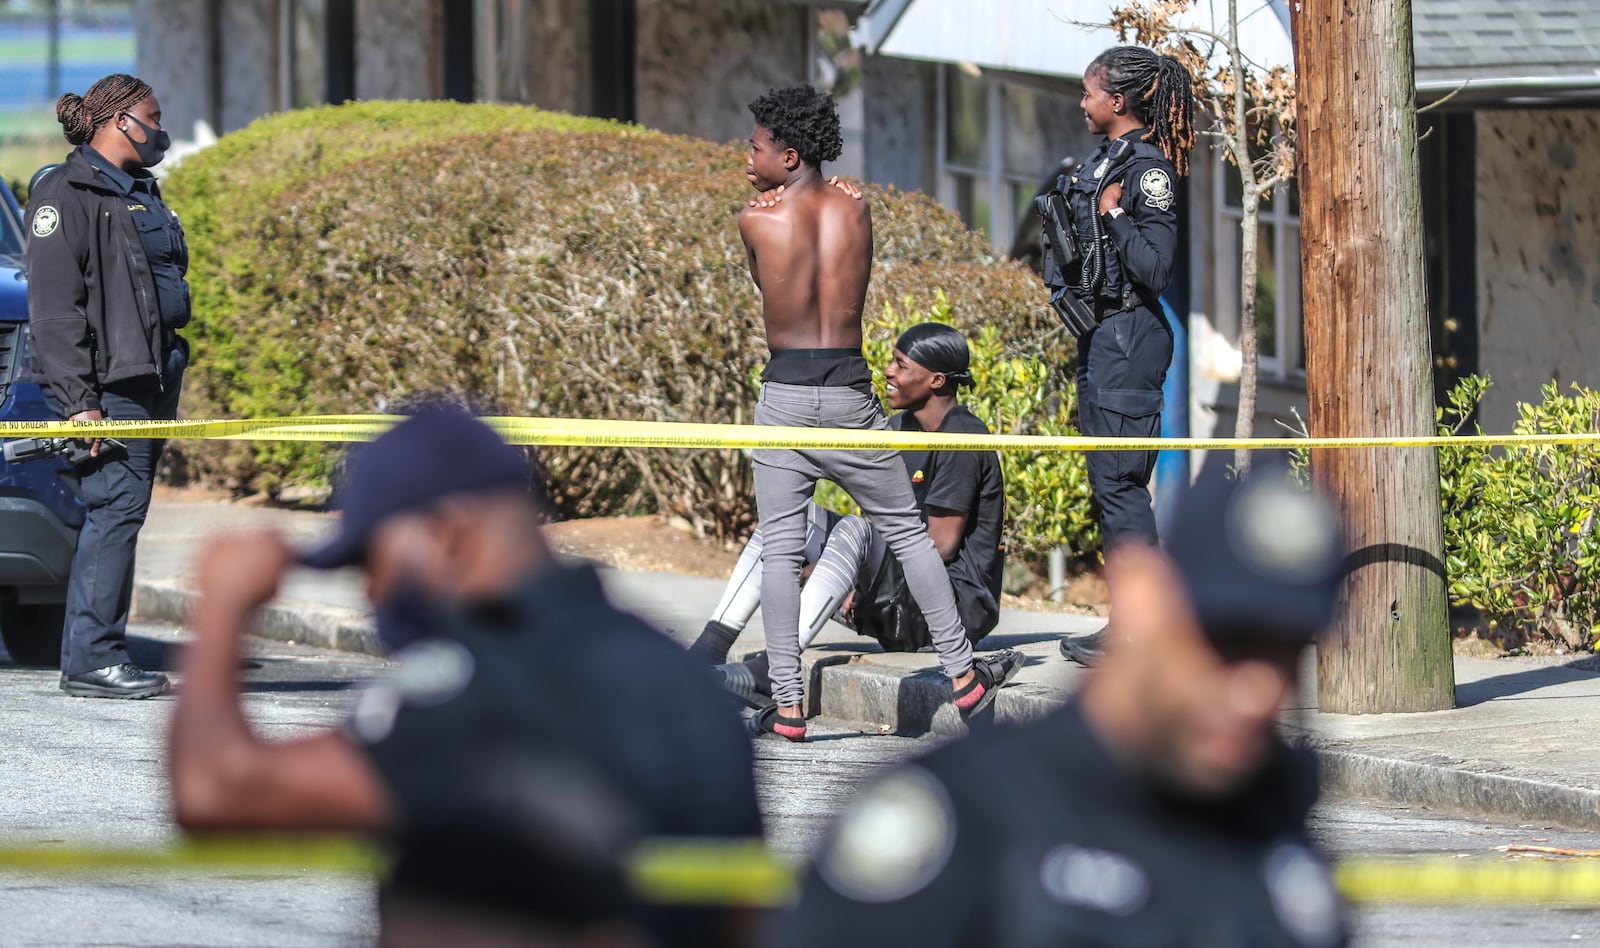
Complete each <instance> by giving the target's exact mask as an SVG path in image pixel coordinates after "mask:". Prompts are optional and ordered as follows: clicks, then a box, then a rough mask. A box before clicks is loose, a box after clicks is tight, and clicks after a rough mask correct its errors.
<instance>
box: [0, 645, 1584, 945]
mask: <svg viewBox="0 0 1600 948" xmlns="http://www.w3.org/2000/svg"><path fill="white" fill-rule="evenodd" d="M135 631H136V637H135V639H134V651H135V654H134V657H135V660H137V661H139V662H141V663H142V664H145V665H146V666H147V667H152V668H170V667H171V664H172V662H171V659H172V657H173V651H172V645H173V643H175V642H176V641H177V638H178V636H177V632H176V631H175V630H173V629H171V628H153V627H149V626H141V627H138V628H137V629H136V630H135ZM381 672H382V663H381V662H379V661H377V660H375V659H372V658H368V657H364V656H357V655H349V654H344V653H333V652H323V651H318V650H315V649H310V648H303V647H296V646H292V645H284V644H280V643H268V642H259V643H256V647H255V652H254V658H253V659H252V660H251V667H250V668H249V669H248V670H247V679H248V681H249V685H248V689H249V690H248V698H247V700H248V702H249V707H250V713H251V715H252V717H253V719H254V720H255V722H256V724H257V726H258V728H259V729H260V730H261V731H262V732H263V733H264V734H267V735H271V736H288V735H292V734H295V733H298V732H301V731H304V730H305V729H307V728H312V727H318V726H325V725H328V724H332V723H334V722H337V721H339V720H340V719H341V717H342V715H343V713H344V708H345V707H346V705H347V703H348V702H349V700H350V696H349V692H348V686H349V685H350V684H351V683H353V682H356V681H359V680H361V679H364V678H368V677H370V676H372V675H375V674H380V673H381ZM170 708H171V702H170V701H169V700H155V701H142V702H116V701H98V700H86V699H73V698H66V697H64V696H62V695H61V694H60V693H59V692H58V691H57V690H56V674H55V673H54V672H52V671H46V670H42V669H27V668H17V667H14V666H11V665H8V664H4V663H3V662H0V833H3V837H0V838H3V841H4V842H8V843H18V842H23V843H34V844H44V845H52V844H55V845H62V844H75V845H95V844H107V845H116V846H127V845H134V844H138V843H142V842H150V843H162V842H167V841H171V840H172V839H174V838H175V833H174V831H173V829H172V826H171V824H170V821H169V819H168V815H167V801H166V796H165V789H164V786H165V784H164V778H163V775H162V764H161V761H162V738H163V733H164V724H165V720H166V716H167V714H168V712H169V710H170ZM813 734H814V737H813V739H812V740H811V741H809V742H808V743H806V744H805V745H793V744H789V743H787V742H783V741H779V740H776V739H771V738H767V739H763V740H761V741H760V742H758V744H757V745H756V746H757V756H758V761H759V780H760V789H761V795H762V799H763V804H764V806H765V807H766V811H767V814H768V823H769V828H770V830H771V833H772V837H773V845H774V846H775V847H776V848H777V849H778V850H780V851H781V852H783V853H785V854H788V855H792V856H797V857H798V856H802V855H804V854H805V853H807V852H809V851H811V850H812V849H814V848H815V847H816V846H817V845H818V844H819V842H820V841H821V839H822V836H823V834H824V833H825V832H826V827H827V822H828V820H829V818H830V817H831V816H832V814H834V813H835V812H837V810H838V809H839V807H840V806H841V805H842V804H843V802H844V801H845V800H846V799H847V798H848V797H849V795H850V794H851V793H852V792H853V791H854V790H855V788H857V787H858V786H859V785H860V784H861V782H862V781H863V780H865V779H867V778H868V777H869V776H870V775H871V774H872V773H874V772H875V771H877V770H878V769H879V768H881V767H882V766H884V765H885V764H887V763H891V762H893V761H895V760H900V759H903V758H905V757H907V756H909V755H911V754H914V753H916V752H917V751H918V750H919V749H921V748H925V747H928V746H930V745H929V743H928V742H927V741H926V740H912V739H907V738H900V737H892V736H883V735H868V734H863V733H861V732H860V731H858V730H853V729H850V728H847V727H840V726H830V725H827V724H823V725H822V726H820V727H817V726H814V728H813ZM1314 829H1315V832H1316V834H1317V835H1318V837H1319V838H1320V839H1322V840H1323V842H1324V844H1325V845H1326V846H1328V847H1329V848H1330V849H1331V850H1333V851H1334V852H1336V853H1341V854H1342V853H1376V852H1383V853H1393V852H1425V853H1471V854H1478V855H1479V856H1480V857H1481V856H1483V855H1485V854H1487V853H1488V852H1489V851H1490V850H1491V848H1492V847H1494V846H1497V845H1501V844H1503V843H1510V842H1521V843H1537V844H1539V845H1550V846H1564V847H1571V848H1577V849H1600V833H1579V832H1570V831H1561V830H1553V829H1549V828H1547V827H1533V826H1505V825H1496V824H1491V823H1485V822H1482V821H1476V820H1463V819H1449V818H1441V817H1438V816H1436V815H1432V814H1428V813H1419V812H1413V811H1410V810H1405V809H1397V808H1394V807H1389V806H1384V805H1381V804H1373V803H1370V802H1364V801H1351V800H1336V801H1331V802H1328V803H1325V804H1324V806H1323V807H1322V808H1321V810H1320V812H1319V813H1318V815H1317V818H1316V823H1315V827H1314ZM1358 925H1359V931H1360V933H1361V935H1362V942H1361V943H1362V944H1367V945H1401V944H1405V945H1438V946H1450V948H1456V946H1463V945H1534V944H1556V943H1561V944H1572V943H1574V942H1580V943H1581V942H1595V941H1600V912H1595V911H1574V910H1563V909H1517V910H1507V909H1504V908H1497V907H1489V906H1465V907H1460V906H1458V907H1448V908H1434V907H1428V908H1418V907H1400V906H1396V907H1386V908H1380V909H1369V910H1366V911H1364V912H1362V913H1361V915H1360V917H1359V918H1358ZM373 930H374V918H373V912H372V893H371V887H370V885H369V884H368V883H366V882H365V881H363V880H359V879H351V878H343V877H338V876H329V875H321V874H284V873H279V874H269V875H262V874H250V873H231V874H224V875H212V874H203V873H178V874H158V873H122V874H118V875H115V876H103V877H102V876H93V875H74V876H66V877H63V876H34V875H25V874H16V873H6V874H0V948H22V946H85V948H87V946H189V945H195V946H199V945H206V946H247V945H248V946H255V945H262V946H266V945H271V946H284V948H295V946H334V945H351V944H361V943H364V942H366V941H369V940H370V937H371V935H372V933H373Z"/></svg>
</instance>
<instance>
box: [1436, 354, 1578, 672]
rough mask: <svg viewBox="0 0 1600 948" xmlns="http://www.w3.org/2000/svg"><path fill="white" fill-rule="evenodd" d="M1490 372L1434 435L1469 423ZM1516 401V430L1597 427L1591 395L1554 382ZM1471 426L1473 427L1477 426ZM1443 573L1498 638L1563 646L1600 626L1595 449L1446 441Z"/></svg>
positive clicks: (1467, 384) (1476, 380)
mask: <svg viewBox="0 0 1600 948" xmlns="http://www.w3.org/2000/svg"><path fill="white" fill-rule="evenodd" d="M1489 384H1490V382H1489V379H1487V378H1482V377H1469V378H1466V379H1464V380H1462V381H1461V383H1460V384H1458V385H1457V386H1456V388H1455V389H1454V390H1453V391H1452V392H1451V393H1450V395H1449V398H1448V401H1447V404H1446V405H1445V406H1443V407H1442V408H1440V409H1439V411H1438V420H1439V430H1440V432H1441V433H1454V432H1456V431H1459V430H1460V429H1462V428H1464V427H1466V426H1467V424H1468V421H1469V419H1470V418H1471V417H1472V414H1473V412H1474V411H1475V410H1476V408H1477V405H1478V402H1479V400H1480V399H1481V398H1482V397H1483V393H1484V391H1486V390H1487V389H1488V387H1489ZM1541 396H1542V399H1541V401H1540V402H1539V403H1538V404H1531V405H1530V404H1526V403H1524V404H1519V405H1518V407H1517V410H1518V416H1519V417H1518V419H1517V422H1516V424H1515V425H1514V426H1513V430H1514V432H1515V433H1517V434H1534V433H1583V432H1595V431H1600V393H1597V392H1593V391H1590V390H1587V389H1584V388H1581V387H1579V386H1576V385H1574V386H1573V387H1572V390H1571V394H1569V395H1563V394H1562V393H1561V391H1560V389H1559V387H1558V386H1557V385H1556V383H1554V382H1550V383H1548V384H1547V385H1545V386H1544V388H1543V390H1542V391H1541ZM1472 427H1473V430H1474V431H1476V432H1478V433H1480V434H1481V433H1482V432H1481V429H1479V428H1478V427H1477V426H1476V425H1473V426H1472ZM1439 472H1440V488H1441V495H1442V497H1443V504H1444V536H1445V569H1446V574H1447V576H1448V577H1449V583H1450V597H1451V600H1452V602H1453V603H1454V604H1457V605H1464V606H1471V607H1473V608H1475V609H1477V610H1478V611H1479V612H1481V613H1482V615H1483V617H1484V619H1486V620H1487V621H1488V622H1489V623H1490V628H1491V630H1495V631H1497V632H1498V635H1497V636H1496V637H1497V638H1499V639H1501V640H1502V641H1503V642H1505V643H1506V644H1509V645H1513V646H1515V645H1518V644H1521V643H1522V642H1523V641H1525V640H1527V639H1528V638H1530V637H1540V636H1547V637H1549V638H1551V639H1554V640H1555V641H1556V642H1557V643H1559V644H1560V645H1564V646H1566V647H1568V648H1572V649H1580V648H1586V647H1590V646H1592V645H1593V644H1594V643H1595V641H1596V637H1597V633H1600V537H1597V536H1596V533H1595V526H1596V524H1595V521H1596V517H1597V515H1600V449H1597V448H1596V447H1595V446H1593V445H1587V444H1586V445H1581V446H1578V445H1559V446H1549V447H1517V446H1511V445H1507V446H1503V447H1492V448H1489V447H1478V446H1472V445H1461V446H1450V447H1447V448H1442V449H1440V452H1439Z"/></svg>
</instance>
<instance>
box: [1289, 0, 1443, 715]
mask: <svg viewBox="0 0 1600 948" xmlns="http://www.w3.org/2000/svg"><path fill="white" fill-rule="evenodd" d="M1294 6H1295V5H1291V9H1293V8H1294ZM1294 34H1295V35H1294V44H1295V61H1296V63H1297V65H1298V68H1297V69H1296V82H1297V83H1298V102H1299V107H1298V112H1297V114H1298V122H1299V133H1300V156H1299V159H1300V175H1299V177H1300V183H1301V191H1300V202H1301V222H1300V227H1301V231H1300V233H1301V248H1302V249H1301V253H1302V272H1303V274H1304V277H1303V279H1304V298H1305V303H1306V307H1305V313H1306V334H1305V335H1306V380H1307V387H1308V390H1309V391H1308V394H1309V396H1310V418H1309V421H1310V427H1311V432H1312V434H1314V435H1321V436H1333V437H1338V436H1347V435H1373V436H1397V435H1420V434H1427V433H1429V432H1431V431H1432V430H1433V399H1432V375H1431V360H1430V357H1429V352H1428V346H1429V336H1428V320H1427V305H1426V297H1425V293H1424V282H1423V281H1424V274H1423V255H1422V212H1421V202H1420V195H1421V189H1420V187H1419V185H1418V166H1417V124H1416V102H1415V98H1414V95H1415V93H1414V89H1415V85H1414V74H1413V66H1414V63H1413V59H1412V47H1411V5H1410V2H1409V0H1300V3H1299V4H1298V13H1297V15H1296V17H1295V23H1294ZM1311 464H1312V475H1313V477H1314V479H1315V480H1316V481H1317V482H1318V483H1319V484H1320V485H1322V486H1323V487H1325V488H1327V489H1328V490H1329V491H1330V492H1331V493H1332V494H1333V496H1334V497H1335V498H1337V499H1338V500H1339V501H1340V503H1341V505H1342V507H1343V509H1344V512H1345V518H1346V523H1347V526H1348V528H1349V531H1350V540H1351V543H1352V549H1353V553H1352V555H1351V559H1350V564H1351V572H1350V577H1349V579H1347V580H1346V586H1345V590H1344V594H1345V607H1346V608H1345V611H1344V614H1343V616H1342V617H1341V619H1340V620H1339V622H1338V623H1337V624H1336V625H1335V627H1334V629H1333V630H1332V632H1331V634H1330V635H1328V636H1327V637H1325V639H1324V640H1323V642H1322V644H1321V645H1320V646H1319V648H1318V650H1317V693H1318V699H1319V704H1320V706H1321V708H1322V709H1323V710H1324V711H1338V712H1344V713H1367V712H1385V711H1431V710H1436V709H1440V708H1449V707H1452V706H1453V705H1454V701H1455V694H1454V667H1453V659H1452V656H1451V648H1450V635H1449V624H1448V621H1447V613H1446V598H1445V576H1444V563H1443V547H1444V533H1443V524H1442V521H1441V516H1440V510H1439V466H1438V458H1437V456H1436V455H1435V453H1434V452H1433V451H1432V450H1424V449H1405V450H1397V449H1390V448H1386V449H1374V450H1361V451H1318V452H1314V453H1313V455H1312V459H1311Z"/></svg>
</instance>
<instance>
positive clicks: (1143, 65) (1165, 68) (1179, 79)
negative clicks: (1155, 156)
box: [1084, 46, 1194, 178]
mask: <svg viewBox="0 0 1600 948" xmlns="http://www.w3.org/2000/svg"><path fill="white" fill-rule="evenodd" d="M1084 73H1085V75H1094V76H1095V77H1096V78H1098V79H1099V80H1100V81H1101V82H1102V83H1103V84H1104V85H1105V88H1106V91H1108V92H1114V93H1121V95H1122V96H1123V97H1124V98H1125V99H1127V100H1128V104H1129V106H1130V107H1131V108H1132V109H1133V114H1134V117H1135V118H1137V119H1139V120H1140V121H1141V122H1143V123H1144V124H1145V125H1147V126H1149V129H1150V130H1149V131H1147V132H1145V134H1144V140H1145V141H1150V140H1151V139H1152V138H1153V139H1154V140H1155V144H1156V147H1158V148H1160V149H1161V153H1162V154H1164V155H1166V156H1167V160H1168V161H1170V162H1172V167H1173V168H1174V169H1175V170H1176V171H1177V172H1178V177H1180V178H1182V177H1186V176H1187V175H1188V174H1189V149H1191V148H1193V147H1194V81H1193V80H1192V79H1191V78H1190V77H1189V70H1188V69H1186V68H1184V65H1183V63H1181V62H1179V61H1178V60H1177V59H1175V58H1174V57H1172V56H1164V55H1161V54H1159V53H1156V52H1153V51H1152V50H1148V49H1145V48H1144V47H1143V46H1113V47H1111V48H1110V49H1108V50H1106V51H1105V52H1103V53H1101V54H1100V55H1098V56H1096V57H1095V58H1094V62H1092V63H1090V64H1089V68H1088V69H1086V70H1084Z"/></svg>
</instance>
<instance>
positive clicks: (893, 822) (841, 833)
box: [817, 767, 956, 902]
mask: <svg viewBox="0 0 1600 948" xmlns="http://www.w3.org/2000/svg"><path fill="white" fill-rule="evenodd" d="M955 841H956V821H955V808H954V807H953V806H952V805H951V803H950V795H949V793H948V792H946V791H945V789H944V786H943V785H942V784H940V783H939V781H938V780H936V779H934V777H933V775H932V774H930V773H928V772H927V771H925V770H921V769H919V768H916V767H910V768H906V769H905V770H901V771H899V772H897V773H893V774H890V775H889V776H888V777H885V778H884V779H883V780H880V781H879V782H878V783H877V784H875V785H874V786H872V787H870V788H868V789H867V790H866V791H865V792H863V793H862V794H861V795H860V796H858V797H856V799H855V800H854V801H852V802H851V804H850V805H849V806H848V807H847V808H846V809H845V811H844V813H843V814H842V815H841V816H840V817H839V822H838V824H837V826H835V828H834V832H833V837H832V838H831V839H830V840H829V841H828V845H827V847H826V848H825V849H824V850H823V853H822V858H821V859H819V860H818V861H817V871H818V873H819V874H820V875H821V876H822V879H823V881H825V882H826V883H827V884H828V885H830V886H832V887H833V889H834V890H835V891H836V892H838V893H839V894H840V895H843V896H845V897H846V898H850V899H855V900H856V901H858V902H892V901H894V900H896V899H903V898H905V897H906V896H908V895H912V894H915V893H916V892H918V891H920V890H921V889H922V888H923V887H925V886H927V884H928V883H930V882H932V881H933V880H934V879H935V878H936V877H938V875H939V873H940V872H941V871H942V870H943V869H944V867H945V863H947V862H949V860H950V853H951V852H952V851H953V850H954V848H955Z"/></svg>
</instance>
